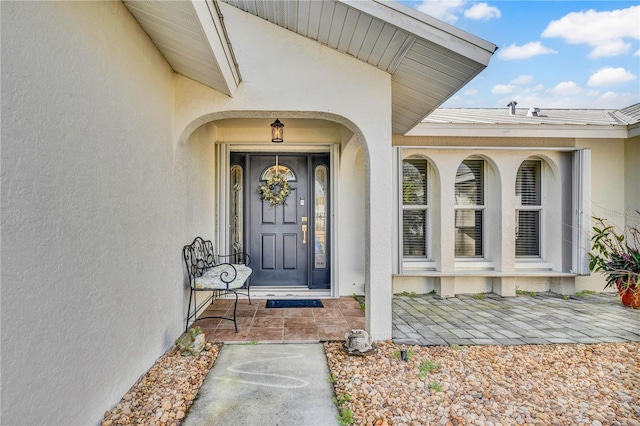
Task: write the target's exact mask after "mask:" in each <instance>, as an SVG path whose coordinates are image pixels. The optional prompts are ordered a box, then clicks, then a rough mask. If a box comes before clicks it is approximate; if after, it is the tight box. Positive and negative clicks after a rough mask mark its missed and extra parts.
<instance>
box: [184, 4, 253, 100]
mask: <svg viewBox="0 0 640 426" xmlns="http://www.w3.org/2000/svg"><path fill="white" fill-rule="evenodd" d="M216 2H217V0H191V4H192V5H193V10H194V11H195V14H196V18H197V19H198V22H199V23H200V26H201V27H202V30H203V31H204V34H205V36H206V38H207V42H208V44H209V47H210V48H211V54H212V55H213V58H214V59H215V61H216V62H217V64H218V67H219V68H220V72H221V73H222V76H223V78H224V81H225V85H226V89H227V90H226V91H224V93H225V94H227V95H229V96H231V97H233V94H234V93H235V91H236V89H237V88H238V85H239V84H240V80H241V78H240V73H239V71H238V67H237V64H236V61H235V56H234V54H233V51H232V50H231V47H230V46H229V42H228V39H227V35H226V30H225V28H224V23H223V22H222V19H221V12H219V10H220V9H219V7H218V5H217V4H216Z"/></svg>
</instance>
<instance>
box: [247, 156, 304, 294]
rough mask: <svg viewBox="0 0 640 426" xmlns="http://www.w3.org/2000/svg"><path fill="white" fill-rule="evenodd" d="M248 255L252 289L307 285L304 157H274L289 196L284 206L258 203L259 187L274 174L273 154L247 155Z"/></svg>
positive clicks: (265, 202)
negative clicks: (248, 197)
mask: <svg viewBox="0 0 640 426" xmlns="http://www.w3.org/2000/svg"><path fill="white" fill-rule="evenodd" d="M247 159H248V166H249V167H248V169H249V171H250V172H249V186H250V191H249V196H250V202H249V203H248V208H249V210H250V211H249V227H250V229H249V255H250V256H251V259H252V263H251V266H252V267H253V276H252V278H251V284H252V285H256V286H293V285H297V286H300V285H302V286H307V285H308V284H309V270H308V263H309V247H310V242H309V237H310V235H309V234H310V233H309V231H310V229H309V213H308V212H309V199H308V192H309V185H308V182H309V181H308V156H307V155H290V154H285V155H278V158H277V160H278V172H279V173H280V174H284V175H285V177H287V180H288V182H289V185H290V187H291V193H290V194H289V196H288V197H287V199H286V200H285V202H284V204H281V205H277V206H272V205H270V204H269V203H268V202H267V201H266V200H261V199H260V195H259V193H258V188H259V185H260V184H264V182H265V179H266V178H268V177H270V176H271V175H273V173H274V172H275V170H276V154H268V155H262V154H250V155H249V156H248V158H247Z"/></svg>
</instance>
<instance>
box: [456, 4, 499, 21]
mask: <svg viewBox="0 0 640 426" xmlns="http://www.w3.org/2000/svg"><path fill="white" fill-rule="evenodd" d="M501 16H502V14H501V13H500V9H498V8H497V7H495V6H489V5H488V4H487V3H476V4H474V5H473V6H471V7H470V8H469V9H467V10H465V11H464V17H465V18H469V19H477V20H484V21H486V20H489V19H491V18H499V17H501Z"/></svg>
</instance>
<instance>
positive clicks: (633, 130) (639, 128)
mask: <svg viewBox="0 0 640 426" xmlns="http://www.w3.org/2000/svg"><path fill="white" fill-rule="evenodd" d="M636 136H640V124H634V125H632V126H629V135H628V136H627V137H629V138H634V137H636Z"/></svg>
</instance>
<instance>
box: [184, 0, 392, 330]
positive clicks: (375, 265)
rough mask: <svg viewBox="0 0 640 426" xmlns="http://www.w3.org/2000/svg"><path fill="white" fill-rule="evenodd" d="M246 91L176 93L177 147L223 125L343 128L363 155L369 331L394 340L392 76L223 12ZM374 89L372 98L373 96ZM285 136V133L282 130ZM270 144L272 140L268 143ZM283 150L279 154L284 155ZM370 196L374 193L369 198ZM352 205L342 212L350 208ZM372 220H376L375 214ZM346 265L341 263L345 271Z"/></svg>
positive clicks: (196, 87) (189, 84)
mask: <svg viewBox="0 0 640 426" xmlns="http://www.w3.org/2000/svg"><path fill="white" fill-rule="evenodd" d="M220 7H221V9H222V12H223V14H224V16H225V26H226V28H227V32H228V34H229V38H230V40H231V42H232V44H233V48H234V52H235V56H236V58H237V60H238V63H239V64H240V71H241V74H242V77H243V83H242V84H241V85H240V87H239V88H238V90H237V91H236V92H235V94H234V97H233V98H229V97H227V96H224V95H222V94H220V93H218V92H215V91H213V90H210V89H207V88H205V87H204V86H202V85H200V84H198V83H195V82H193V81H191V80H189V79H186V78H179V80H178V82H177V86H176V90H177V92H176V119H175V125H174V131H175V135H176V140H178V141H182V140H185V138H186V137H188V135H189V134H191V132H192V131H193V130H194V129H196V128H198V127H200V126H202V125H203V124H205V123H207V122H210V121H213V120H217V119H222V118H242V117H270V118H272V119H273V118H275V114H277V115H278V116H279V118H280V120H281V121H283V122H284V121H285V119H286V118H319V119H325V120H333V121H336V122H338V123H340V124H343V125H344V126H345V127H347V128H348V129H349V130H350V131H352V132H354V134H355V136H354V137H355V138H357V139H358V143H360V144H361V146H362V148H363V163H364V173H365V182H367V183H366V185H365V188H364V190H365V191H367V193H366V195H365V200H366V202H365V204H364V206H363V209H364V212H365V213H364V215H363V216H362V217H363V218H364V226H363V231H364V233H365V238H364V245H363V247H362V248H361V250H362V251H361V253H364V258H365V270H366V274H365V281H366V294H367V295H368V296H370V297H368V298H367V304H368V306H367V328H368V330H369V332H370V333H371V335H372V336H373V337H374V338H375V339H389V338H391V265H392V242H393V239H392V231H393V229H392V227H391V226H390V224H392V223H393V205H392V203H389V200H390V199H392V194H393V185H392V181H393V179H392V176H393V175H392V173H393V172H392V170H393V167H392V155H391V154H392V151H391V76H390V75H389V74H387V73H385V72H382V71H380V70H378V69H376V68H374V67H372V66H370V65H368V64H365V63H364V62H361V61H358V60H356V59H354V58H352V57H350V56H348V55H345V54H342V53H340V52H336V51H334V50H332V49H329V48H327V47H325V46H322V45H320V44H319V43H317V42H314V41H312V40H309V39H306V38H304V37H300V36H298V35H297V34H294V33H293V32H291V31H289V30H286V29H283V28H280V27H278V26H275V25H273V24H271V23H269V22H267V21H265V20H262V19H260V18H257V17H255V16H253V15H250V14H247V13H244V12H242V11H240V10H238V9H235V8H233V7H231V6H228V5H226V4H224V3H221V4H220ZM372 88H375V90H372ZM285 132H286V129H285ZM265 142H266V143H267V144H269V142H268V140H267V141H265ZM286 145H287V141H286V136H285V143H284V144H283V145H282V149H283V150H286ZM368 188H375V190H372V191H370V190H369V189H368ZM352 207H353V206H351V205H350V204H349V203H345V205H341V206H339V211H346V210H348V209H349V208H352ZM371 212H375V214H371ZM348 261H349V259H348V258H346V257H344V258H341V264H342V263H344V262H348Z"/></svg>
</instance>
